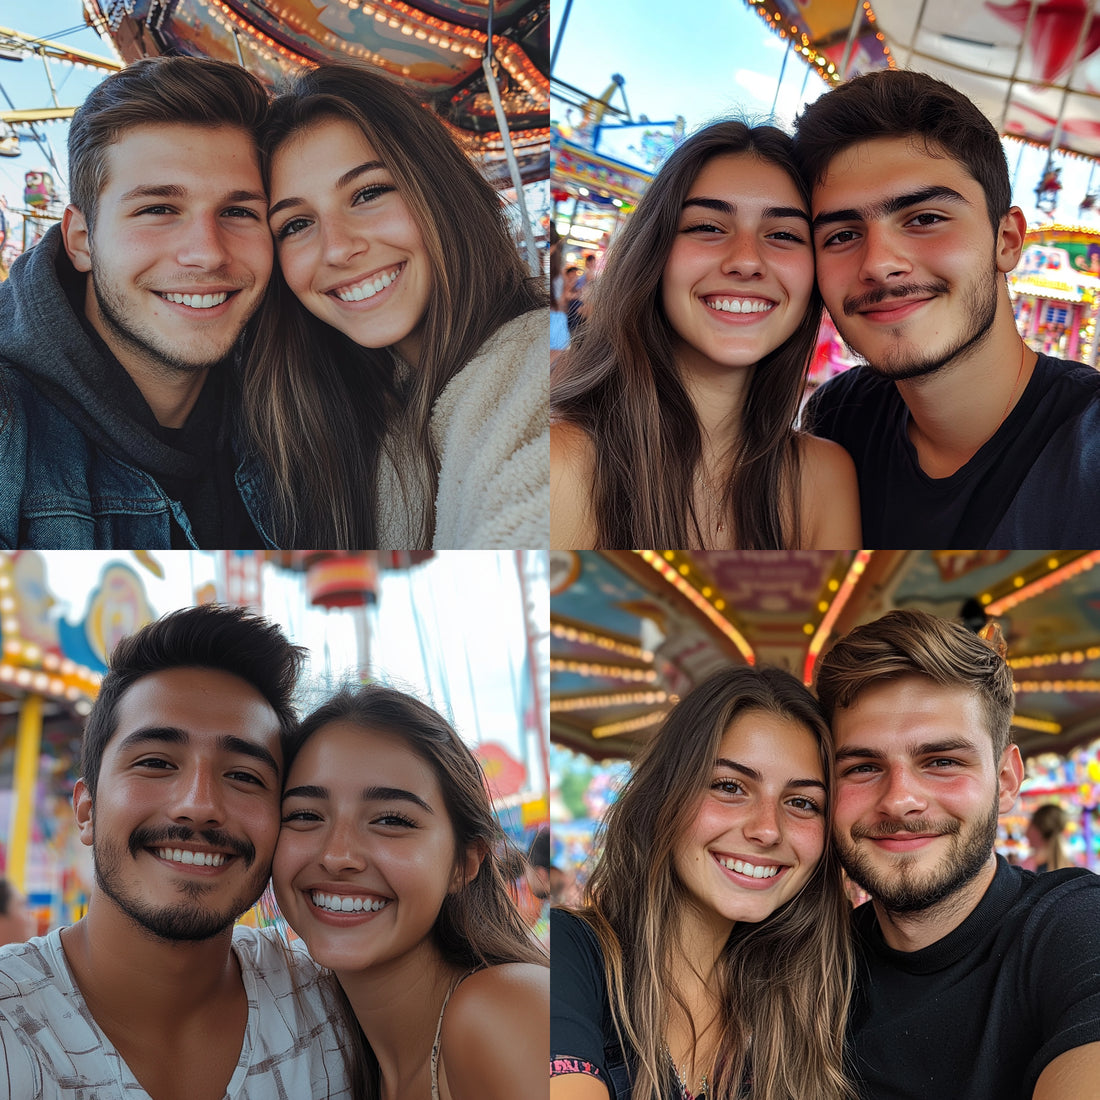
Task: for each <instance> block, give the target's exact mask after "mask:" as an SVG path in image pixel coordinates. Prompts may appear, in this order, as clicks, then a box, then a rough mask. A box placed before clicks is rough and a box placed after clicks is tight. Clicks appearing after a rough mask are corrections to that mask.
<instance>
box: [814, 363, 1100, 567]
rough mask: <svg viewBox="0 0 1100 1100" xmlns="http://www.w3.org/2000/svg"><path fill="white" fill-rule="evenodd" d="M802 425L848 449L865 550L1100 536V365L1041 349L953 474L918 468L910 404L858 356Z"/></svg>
mask: <svg viewBox="0 0 1100 1100" xmlns="http://www.w3.org/2000/svg"><path fill="white" fill-rule="evenodd" d="M806 427H807V429H808V430H809V431H811V432H813V433H814V434H815V435H820V436H824V437H825V438H826V439H832V440H835V441H836V442H837V443H839V444H840V445H841V446H842V447H844V449H845V450H846V451H847V452H848V453H849V454H850V455H851V456H852V458H853V460H854V461H855V465H856V474H857V476H858V478H859V497H860V507H861V509H862V513H863V545H864V546H865V547H867V548H868V549H922V548H923V549H975V548H982V547H991V548H1011V549H1046V550H1055V549H1065V548H1076V547H1082V546H1097V545H1100V371H1096V370H1093V369H1092V368H1091V367H1086V366H1084V365H1082V364H1080V363H1069V362H1066V361H1064V360H1061V359H1053V358H1051V357H1050V356H1048V355H1040V356H1039V358H1038V362H1037V363H1036V365H1035V370H1034V372H1033V374H1032V376H1031V379H1030V381H1029V382H1028V384H1027V386H1026V387H1025V389H1024V392H1023V393H1022V394H1021V396H1020V400H1019V401H1018V402H1017V404H1016V407H1015V408H1014V409H1013V410H1012V412H1011V414H1010V415H1009V417H1008V418H1007V419H1006V420H1005V422H1004V423H1003V424H1002V425H1001V427H1000V428H999V429H998V431H997V432H996V434H995V435H994V436H993V438H992V439H990V440H989V441H988V442H987V443H985V444H984V445H983V446H982V447H981V449H980V450H979V451H978V452H977V454H975V455H974V457H973V458H972V459H971V460H970V461H969V462H968V463H966V465H965V466H963V467H962V468H961V469H959V470H957V471H956V472H955V473H954V474H952V475H950V476H949V477H942V478H932V477H929V476H928V475H927V474H926V473H924V471H923V470H921V468H920V463H919V461H918V459H917V452H916V449H915V448H914V447H913V444H912V443H911V442H910V440H909V432H908V428H909V409H908V408H907V406H906V404H905V402H904V401H903V400H902V399H901V395H900V394H899V393H898V389H897V386H896V385H895V384H894V383H893V382H892V381H890V380H889V379H886V378H882V377H880V376H879V375H876V374H874V373H873V372H872V371H871V370H870V368H868V367H853V368H852V369H851V370H848V371H845V372H844V373H843V374H840V375H837V377H835V378H833V379H830V381H828V382H827V383H826V384H825V385H824V386H822V387H821V388H820V389H819V390H818V391H817V392H816V393H815V394H814V395H813V396H812V397H811V398H810V401H809V403H808V405H807V410H806Z"/></svg>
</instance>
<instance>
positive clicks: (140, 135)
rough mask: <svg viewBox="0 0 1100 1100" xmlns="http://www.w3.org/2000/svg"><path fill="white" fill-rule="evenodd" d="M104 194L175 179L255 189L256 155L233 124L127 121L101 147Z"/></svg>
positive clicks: (209, 187) (201, 186)
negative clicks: (120, 130)
mask: <svg viewBox="0 0 1100 1100" xmlns="http://www.w3.org/2000/svg"><path fill="white" fill-rule="evenodd" d="M104 167H105V170H106V174H105V177H104V187H103V191H104V194H109V195H111V196H114V197H117V196H119V195H120V194H122V193H125V192H127V191H131V190H133V189H134V188H136V187H143V186H145V187H161V186H165V185H169V184H180V185H182V186H184V187H191V188H194V189H195V190H196V191H197V192H201V193H211V194H218V193H219V192H222V191H233V190H260V191H262V189H263V188H262V179H261V176H260V155H259V151H258V150H257V148H256V143H255V141H254V140H253V138H252V135H251V134H249V133H248V131H247V130H242V129H240V128H239V127H236V126H198V125H194V124H192V123H186V122H169V123H156V124H143V125H140V126H131V127H129V128H128V129H126V130H124V131H123V132H122V133H121V134H119V136H118V138H117V139H116V140H115V141H113V142H112V143H111V144H110V145H108V146H107V147H106V149H105V150H104Z"/></svg>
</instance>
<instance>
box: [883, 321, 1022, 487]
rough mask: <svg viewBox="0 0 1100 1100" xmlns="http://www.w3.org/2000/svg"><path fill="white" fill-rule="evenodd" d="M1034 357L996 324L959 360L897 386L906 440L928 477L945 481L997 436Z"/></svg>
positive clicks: (1011, 333) (1010, 329) (1014, 335)
mask: <svg viewBox="0 0 1100 1100" xmlns="http://www.w3.org/2000/svg"><path fill="white" fill-rule="evenodd" d="M1037 358H1038V357H1037V356H1036V355H1035V353H1034V352H1032V351H1031V350H1029V349H1028V348H1027V346H1026V345H1025V344H1024V342H1023V341H1022V340H1021V339H1020V336H1019V334H1018V332H1017V331H1016V328H1015V325H1014V324H1013V325H1010V326H1005V325H1003V324H995V325H994V327H993V330H992V331H991V332H990V334H989V338H988V339H987V340H985V341H983V342H982V343H981V345H980V346H979V347H977V348H975V349H974V350H973V351H972V352H970V353H968V354H967V355H966V356H965V357H964V358H962V359H960V360H957V361H955V362H953V363H950V364H948V365H947V366H946V367H944V368H943V369H941V370H939V371H937V372H936V373H935V374H932V375H926V376H924V377H922V378H913V379H908V380H906V381H902V382H898V383H897V387H898V393H900V394H901V397H902V399H903V400H904V401H905V404H906V405H907V406H908V407H909V414H910V423H909V438H910V440H911V441H912V443H913V446H914V447H915V448H916V451H917V456H918V458H919V460H920V466H921V469H922V470H923V471H924V472H925V473H926V474H927V475H928V476H929V477H935V478H942V477H949V476H950V475H951V474H953V473H955V472H956V471H957V470H959V469H960V468H961V467H962V466H965V465H966V463H967V462H969V461H970V459H972V458H973V457H974V455H975V454H977V452H978V451H979V450H980V449H981V447H982V446H983V445H984V444H985V443H987V442H988V441H989V440H990V439H992V438H993V436H994V435H996V433H997V430H998V429H999V428H1000V427H1001V425H1002V424H1003V423H1004V422H1005V420H1007V419H1008V416H1009V415H1010V414H1011V412H1012V410H1013V409H1014V408H1015V407H1016V404H1017V403H1018V402H1019V400H1020V396H1021V395H1022V394H1023V392H1024V390H1025V389H1026V388H1027V384H1028V382H1029V381H1030V380H1031V375H1032V372H1033V371H1034V369H1035V363H1036V361H1037Z"/></svg>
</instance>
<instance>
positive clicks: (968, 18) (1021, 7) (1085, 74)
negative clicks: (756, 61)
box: [746, 0, 1100, 157]
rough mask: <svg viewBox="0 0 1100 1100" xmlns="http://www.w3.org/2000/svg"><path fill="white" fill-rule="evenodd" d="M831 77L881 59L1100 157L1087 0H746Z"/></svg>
mask: <svg viewBox="0 0 1100 1100" xmlns="http://www.w3.org/2000/svg"><path fill="white" fill-rule="evenodd" d="M746 3H748V4H749V6H750V7H752V8H755V9H756V10H757V11H758V12H759V14H760V15H761V17H762V18H763V19H765V20H766V21H767V22H768V23H769V24H770V25H771V26H772V27H773V29H774V30H775V31H776V33H778V34H781V35H783V37H785V38H787V39H788V40H790V41H791V43H792V45H793V48H794V49H796V50H797V51H799V52H800V53H801V55H802V57H803V58H804V59H805V60H806V61H807V63H808V64H810V65H812V66H814V68H815V69H816V70H817V71H818V72H819V74H820V75H821V76H822V77H823V79H825V80H826V81H828V82H830V83H835V82H837V81H840V80H842V79H847V78H848V77H851V76H856V75H858V74H859V73H862V72H867V71H869V70H871V69H875V68H883V67H890V68H903V69H912V70H916V71H919V72H926V73H929V74H931V75H932V76H936V77H938V78H939V79H941V80H945V81H946V82H947V83H948V84H951V85H952V86H954V87H956V88H958V89H959V90H960V91H962V92H965V93H966V94H967V95H968V96H970V98H971V99H973V100H974V102H975V103H977V104H978V106H979V107H981V109H982V110H983V111H984V112H985V114H986V115H987V116H988V117H989V118H990V119H991V120H992V122H993V124H994V125H995V126H996V127H997V128H998V130H999V131H1000V132H1001V133H1002V134H1007V135H1009V136H1011V137H1016V138H1020V139H1022V140H1024V141H1028V142H1032V143H1034V144H1038V145H1047V146H1050V147H1052V148H1056V149H1059V148H1060V149H1066V150H1069V151H1070V152H1073V153H1078V154H1081V155H1085V156H1090V157H1100V18H1098V16H1097V11H1096V5H1095V4H1093V3H1088V2H1086V0H981V2H978V3H973V4H960V3H958V2H957V0H923V2H922V3H919V4H916V3H913V2H912V0H873V2H868V0H746Z"/></svg>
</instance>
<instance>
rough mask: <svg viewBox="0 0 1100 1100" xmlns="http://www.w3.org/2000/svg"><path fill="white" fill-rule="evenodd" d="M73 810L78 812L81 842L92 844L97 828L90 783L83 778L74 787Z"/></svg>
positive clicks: (77, 823) (77, 822) (78, 828)
mask: <svg viewBox="0 0 1100 1100" xmlns="http://www.w3.org/2000/svg"><path fill="white" fill-rule="evenodd" d="M73 812H74V813H75V814H76V827H77V832H78V833H79V834H80V843H81V844H86V845H87V846H88V847H89V848H90V847H91V846H92V839H93V837H94V835H95V828H94V825H93V823H92V795H91V792H90V791H89V790H88V784H87V783H85V782H84V780H83V779H78V780H77V781H76V786H75V787H73Z"/></svg>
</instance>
